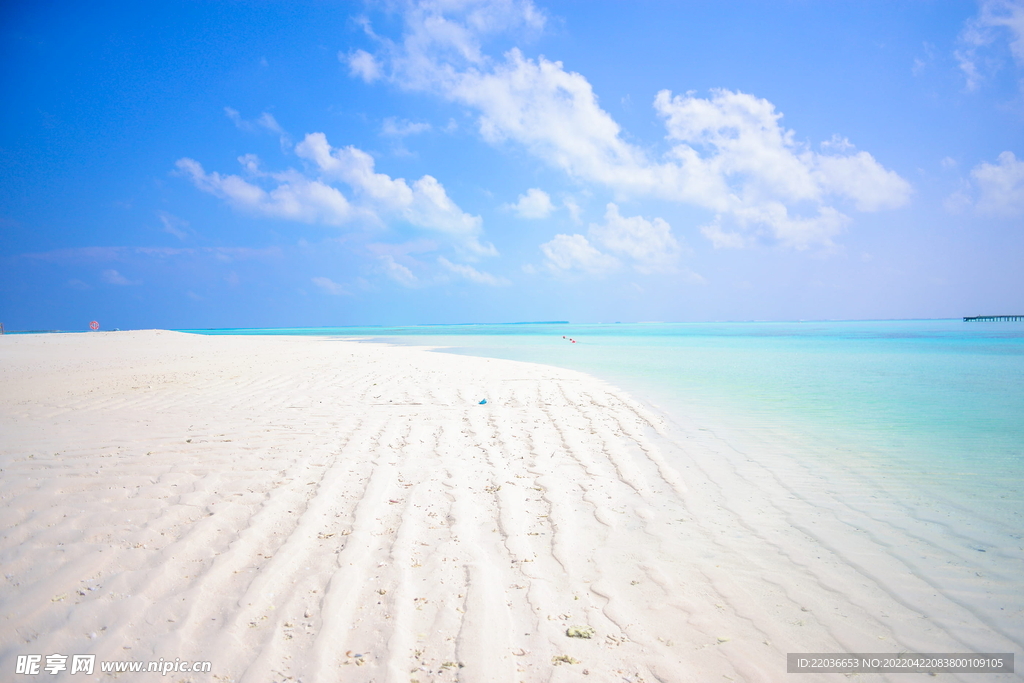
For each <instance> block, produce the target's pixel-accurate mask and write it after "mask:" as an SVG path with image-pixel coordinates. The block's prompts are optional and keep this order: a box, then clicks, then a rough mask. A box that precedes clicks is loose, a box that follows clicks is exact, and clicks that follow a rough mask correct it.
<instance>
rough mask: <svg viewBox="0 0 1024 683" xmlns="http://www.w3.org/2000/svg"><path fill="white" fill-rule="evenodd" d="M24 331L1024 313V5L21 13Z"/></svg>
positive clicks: (9, 153) (785, 3) (16, 213)
mask: <svg viewBox="0 0 1024 683" xmlns="http://www.w3.org/2000/svg"><path fill="white" fill-rule="evenodd" d="M0 60H2V64H3V68H2V69H0V124H2V125H0V322H2V323H3V324H4V325H5V327H6V328H7V329H8V330H19V329H20V330H26V329H63V330H81V329H87V327H88V325H89V322H90V321H92V320H96V321H98V322H100V324H101V326H102V328H103V329H113V328H121V329H132V328H147V327H159V328H171V329H194V328H225V327H316V326H350V325H415V324H436V323H474V322H516V321H545V320H569V321H572V322H577V323H585V322H613V321H622V322H642V321H680V322H685V321H717V320H823V319H889V318H942V317H959V316H963V315H977V314H1020V313H1024V144H1022V142H1024V136H1022V132H1024V0H1022V1H1018V2H1011V1H1009V0H981V1H980V2H967V1H964V2H953V1H950V2H940V1H938V0H935V1H933V0H908V1H906V2H899V1H893V0H885V1H874V0H861V1H857V2H853V1H851V2H838V1H830V2H824V1H821V2H816V1H813V0H771V1H768V0H764V1H756V2H755V1H737V2H721V3H708V2H668V1H667V0H666V1H663V2H662V1H654V0H634V1H632V2H623V1H621V0H616V1H605V0H587V1H586V2H582V1H578V0H553V1H550V2H545V1H543V0H537V1H536V2H533V1H531V0H432V1H422V2H413V1H409V0H388V1H382V2H361V1H350V2H329V1H327V0H322V1H319V2H289V3H282V2H269V1H266V2H258V1H257V2H235V1H230V2H229V1H224V2H217V1H212V0H211V1H208V2H199V1H189V2H176V1H173V0H171V1H169V2H164V3H127V2H103V1H99V2H91V3H70V2H45V1H39V0H36V1H32V2H6V3H4V4H3V6H2V9H0Z"/></svg>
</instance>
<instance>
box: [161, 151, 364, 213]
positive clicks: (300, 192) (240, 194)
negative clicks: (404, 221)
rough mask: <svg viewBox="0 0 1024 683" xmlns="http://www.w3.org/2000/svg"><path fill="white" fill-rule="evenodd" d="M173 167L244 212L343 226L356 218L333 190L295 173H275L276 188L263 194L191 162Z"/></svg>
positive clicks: (232, 177) (255, 187)
mask: <svg viewBox="0 0 1024 683" xmlns="http://www.w3.org/2000/svg"><path fill="white" fill-rule="evenodd" d="M246 159H247V157H240V158H239V161H240V162H243V163H244V161H245V160H246ZM249 160H250V161H251V158H250V159H249ZM176 166H177V167H178V170H179V171H181V172H182V173H183V174H185V176H186V177H188V178H189V179H190V180H191V181H192V184H193V185H195V186H196V187H197V188H198V189H200V190H202V191H203V192H208V193H209V194H212V195H213V196H215V197H219V198H220V199H223V200H225V201H226V202H227V203H228V204H230V205H231V206H233V207H234V208H236V209H238V210H240V211H244V212H247V213H252V214H256V215H262V216H267V217H271V218H283V219H285V220H292V221H301V222H303V223H323V224H325V225H343V224H344V223H347V222H349V221H350V220H352V219H353V217H354V216H355V215H356V211H354V210H353V208H352V206H351V205H350V204H349V202H348V200H347V199H346V198H345V195H343V194H342V193H341V192H340V191H339V190H338V189H337V188H334V187H331V186H330V185H326V184H324V183H322V182H320V181H318V180H310V179H309V178H307V177H305V176H303V175H302V174H300V173H298V172H297V171H287V172H285V173H281V174H277V175H276V176H274V178H273V179H274V180H275V181H277V183H278V184H277V187H274V188H273V189H271V190H270V191H267V190H264V189H263V188H262V187H260V186H258V185H255V184H253V183H250V182H248V181H246V180H244V179H243V178H241V177H240V176H237V175H221V174H220V173H217V172H211V173H207V172H206V171H205V170H203V167H202V165H201V164H200V163H199V162H198V161H195V160H194V159H189V158H184V159H179V160H178V162H177V164H176Z"/></svg>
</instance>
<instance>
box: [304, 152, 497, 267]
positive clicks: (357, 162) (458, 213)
mask: <svg viewBox="0 0 1024 683" xmlns="http://www.w3.org/2000/svg"><path fill="white" fill-rule="evenodd" d="M295 153H296V154H297V155H298V156H300V157H302V158H303V159H307V160H309V161H311V162H313V163H314V164H316V166H317V167H318V169H319V171H320V173H321V176H322V177H323V178H325V179H328V180H342V181H344V182H345V183H348V184H349V185H350V186H351V187H352V188H353V190H355V192H356V193H357V194H358V195H360V196H361V197H362V198H363V199H364V200H365V201H366V203H367V205H368V206H371V207H373V208H374V210H376V211H378V212H382V213H384V214H391V215H396V216H398V217H400V218H401V219H403V220H405V221H406V222H408V223H410V224H412V225H414V226H417V227H420V228H425V229H428V230H432V231H435V232H439V233H443V234H446V235H448V236H449V237H450V238H452V239H453V240H454V241H455V243H456V246H459V247H460V248H462V249H464V250H465V251H467V252H468V253H470V254H472V255H475V256H494V255H496V254H497V250H496V249H495V248H494V246H493V245H491V244H482V243H481V242H480V241H479V237H480V235H481V233H482V232H483V229H482V224H483V220H482V219H481V218H480V217H479V216H472V215H470V214H467V213H465V212H464V211H462V209H460V208H459V207H458V206H456V204H455V202H453V201H452V200H451V199H450V198H449V197H448V194H447V193H446V192H445V189H444V187H443V186H442V185H441V183H439V182H438V181H437V179H436V178H434V177H433V176H429V175H425V176H423V177H422V178H420V179H419V180H417V181H415V182H413V184H412V186H411V187H410V185H409V184H408V183H407V182H406V181H405V179H403V178H397V179H393V178H391V177H390V176H388V175H386V174H384V173H376V172H375V170H374V165H375V162H374V160H373V157H371V156H370V155H369V154H367V153H366V152H364V151H362V150H360V149H357V148H355V147H352V146H349V147H344V148H333V147H331V145H330V144H329V143H328V142H327V137H326V136H325V135H324V134H323V133H310V134H309V135H307V136H306V138H305V139H304V140H303V141H302V142H300V143H299V144H298V145H296V146H295Z"/></svg>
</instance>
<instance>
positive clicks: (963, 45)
mask: <svg viewBox="0 0 1024 683" xmlns="http://www.w3.org/2000/svg"><path fill="white" fill-rule="evenodd" d="M979 4H980V11H979V12H978V15H977V16H976V17H972V18H971V19H969V20H968V21H967V23H966V24H965V25H964V28H963V30H962V31H961V32H960V36H959V41H958V42H959V43H960V48H959V49H957V50H955V51H954V53H953V55H954V57H956V60H957V62H958V64H959V66H960V70H961V71H962V72H963V74H964V79H965V82H966V87H967V89H968V90H976V89H977V88H978V86H979V85H980V84H981V82H982V81H984V80H985V78H986V77H987V76H988V75H990V74H991V73H993V72H994V71H996V70H997V69H998V68H999V67H1000V64H999V60H998V59H997V58H994V57H993V56H992V54H991V53H990V52H989V51H987V50H986V49H987V48H989V47H990V46H991V45H992V44H994V43H996V42H997V41H1000V40H1002V39H1004V38H1005V39H1006V40H1007V43H1008V46H1009V49H1010V53H1011V54H1012V55H1013V60H1014V62H1016V64H1017V65H1018V66H1021V65H1024V2H1021V0H981V2H980V3H979Z"/></svg>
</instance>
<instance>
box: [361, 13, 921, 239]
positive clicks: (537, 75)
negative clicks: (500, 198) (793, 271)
mask: <svg viewBox="0 0 1024 683" xmlns="http://www.w3.org/2000/svg"><path fill="white" fill-rule="evenodd" d="M481 13H482V14H481ZM481 16H483V17H484V18H482V19H481V18H480V17H481ZM495 17H500V18H501V21H495V20H494V18H495ZM404 19H405V27H406V28H405V35H404V36H403V39H402V41H401V42H400V43H393V42H386V41H385V47H384V48H383V49H382V50H381V53H380V55H378V57H379V58H380V59H382V60H384V61H385V62H386V63H387V65H388V67H389V73H390V74H391V75H390V77H389V78H390V80H391V81H392V82H393V83H396V84H398V85H399V86H402V87H405V88H409V89H418V90H427V91H431V92H434V93H437V94H438V95H440V96H442V97H444V98H446V99H449V100H452V101H454V102H457V103H461V104H463V105H466V106H468V107H470V108H471V109H473V110H475V111H476V112H477V114H478V125H479V129H480V133H481V135H482V136H483V137H484V138H485V139H487V140H488V141H490V142H492V143H494V144H503V143H506V142H513V143H516V144H519V145H522V146H524V147H525V148H526V149H527V150H529V151H530V152H531V153H532V154H534V155H535V156H537V157H538V158H540V159H542V160H543V161H545V162H546V163H548V164H550V165H552V166H554V167H556V168H559V169H561V170H563V171H564V172H565V173H567V174H568V175H570V176H571V177H573V178H574V179H577V180H582V181H587V182H593V183H598V184H601V185H605V186H607V187H609V188H612V189H613V190H614V191H615V193H616V194H618V195H622V196H653V197H659V198H664V199H669V200H672V201H678V202H684V203H687V204H691V205H695V206H698V207H702V208H705V209H707V210H710V211H712V212H713V213H714V214H715V215H716V218H715V221H716V222H719V223H722V224H728V225H729V227H730V229H731V230H732V231H734V232H737V233H738V234H741V235H743V236H744V239H743V240H742V242H743V243H744V244H749V243H751V242H752V241H753V239H754V238H756V237H758V236H766V237H769V238H772V239H774V240H777V241H779V242H782V243H784V244H787V245H789V246H794V247H797V248H806V247H809V246H813V245H825V246H827V245H829V244H831V239H832V237H833V236H834V235H835V234H836V231H837V228H838V229H842V227H843V226H845V225H846V224H848V223H849V220H848V219H847V218H846V217H845V216H843V215H842V214H841V213H840V210H839V209H838V208H836V206H835V204H836V203H837V202H846V203H848V204H850V205H852V206H853V207H854V208H856V209H857V210H860V211H877V210H882V209H889V208H894V207H898V206H902V205H904V204H905V203H906V202H907V201H908V200H909V196H910V185H909V184H908V183H907V182H906V181H905V180H904V179H903V178H901V177H900V176H899V175H898V174H896V173H895V172H893V171H891V170H887V169H885V168H884V167H883V166H881V164H879V163H878V162H877V161H876V160H875V159H874V157H872V156H871V155H870V154H868V153H867V152H857V153H850V150H851V149H852V145H851V144H850V143H849V141H847V140H845V138H841V137H839V136H836V137H834V138H833V140H832V141H830V142H829V143H828V144H826V145H825V146H824V147H823V153H815V152H813V151H811V150H810V149H808V148H807V147H806V145H804V144H802V143H799V142H797V141H796V139H795V135H794V133H793V132H792V131H789V130H786V129H784V128H783V127H781V126H780V124H779V119H780V118H781V114H779V113H777V112H776V111H775V107H774V105H772V104H771V103H770V102H768V101H767V100H764V99H758V98H756V97H754V96H752V95H749V94H746V93H741V92H732V91H728V90H714V91H712V93H711V96H710V97H709V98H707V99H704V98H699V97H695V96H693V95H691V94H687V95H680V96H675V97H673V96H672V94H671V93H669V92H668V91H662V92H660V93H659V94H658V96H657V98H656V99H655V103H654V106H655V109H656V111H657V113H658V114H659V115H660V116H661V117H662V118H663V119H664V121H665V126H666V129H667V133H668V136H667V137H668V139H669V140H670V144H671V148H670V150H669V152H668V153H667V154H665V155H664V156H663V157H662V158H660V159H655V158H652V157H651V156H650V155H649V154H648V152H647V151H645V150H644V149H642V148H640V147H639V146H637V145H634V144H632V143H630V142H628V141H627V140H626V139H625V138H624V137H623V136H622V134H621V130H620V128H619V125H618V123H616V121H615V120H614V119H613V118H612V117H611V115H610V114H608V112H606V111H604V110H603V109H602V108H601V107H600V105H599V104H598V101H597V97H596V95H595V93H594V91H593V88H592V87H591V85H590V83H589V82H588V81H587V79H586V78H585V77H584V76H582V75H581V74H579V73H575V72H570V71H567V70H566V69H565V68H564V66H563V65H562V63H561V62H556V61H549V60H547V59H545V58H543V57H539V58H537V59H530V58H527V57H525V56H524V55H523V54H522V53H521V52H520V51H519V50H518V49H512V50H510V51H509V52H508V53H506V54H505V56H504V59H502V60H495V59H493V58H491V57H489V56H487V55H486V54H484V52H483V50H482V47H481V41H482V39H483V38H484V37H486V36H487V35H489V34H490V33H494V32H497V31H498V30H501V29H502V28H503V26H513V27H520V28H521V27H532V28H534V29H539V28H540V27H542V26H543V15H541V14H539V13H538V12H536V9H535V8H534V7H533V5H532V4H531V3H529V2H524V3H517V2H512V1H505V2H494V3H485V2H479V1H476V2H474V1H468V2H459V3H440V2H431V3H426V2H424V3H418V4H417V3H414V4H411V5H409V6H408V9H407V11H406V12H405V15H404Z"/></svg>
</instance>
